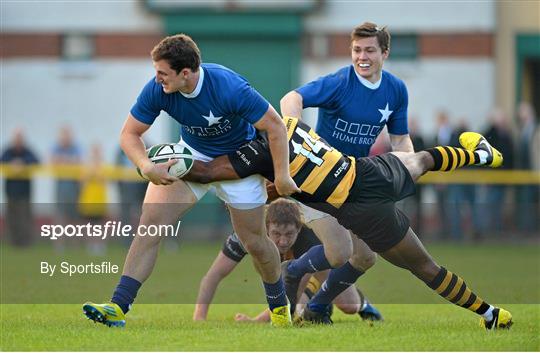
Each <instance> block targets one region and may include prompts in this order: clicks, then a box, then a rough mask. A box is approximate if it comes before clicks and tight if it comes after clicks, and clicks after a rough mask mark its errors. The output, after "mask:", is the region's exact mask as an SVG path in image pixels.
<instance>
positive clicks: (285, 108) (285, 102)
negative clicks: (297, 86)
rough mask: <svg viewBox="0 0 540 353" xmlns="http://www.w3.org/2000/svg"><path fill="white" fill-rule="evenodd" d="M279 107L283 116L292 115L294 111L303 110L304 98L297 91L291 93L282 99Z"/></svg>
mask: <svg viewBox="0 0 540 353" xmlns="http://www.w3.org/2000/svg"><path fill="white" fill-rule="evenodd" d="M279 107H280V109H281V113H282V114H283V115H291V113H292V112H294V111H298V110H302V96H301V95H300V94H299V93H298V92H296V91H290V92H289V93H287V94H286V95H284V96H283V98H281V100H280V101H279ZM293 115H294V114H293Z"/></svg>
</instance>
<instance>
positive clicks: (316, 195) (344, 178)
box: [283, 117, 356, 208]
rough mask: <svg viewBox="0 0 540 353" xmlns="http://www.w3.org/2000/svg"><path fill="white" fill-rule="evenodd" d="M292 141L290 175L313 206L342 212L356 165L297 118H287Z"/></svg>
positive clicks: (290, 144)
mask: <svg viewBox="0 0 540 353" xmlns="http://www.w3.org/2000/svg"><path fill="white" fill-rule="evenodd" d="M283 121H284V123H285V126H286V127H287V138H288V140H289V162H290V165H289V172H290V174H291V177H292V178H293V179H294V181H295V182H296V185H298V187H299V188H300V189H301V190H302V192H303V193H307V194H309V195H311V197H308V199H309V201H311V202H326V203H329V204H331V205H332V206H334V207H336V208H339V207H340V206H341V205H342V204H343V203H344V202H345V200H346V199H347V197H348V196H349V191H350V189H351V187H352V185H353V182H354V179H355V177H356V168H355V166H356V161H355V160H354V158H352V157H348V156H345V155H343V154H342V153H341V152H339V151H338V150H336V149H335V148H333V147H331V146H329V145H328V144H327V143H326V141H325V140H323V139H322V138H321V137H320V136H319V135H317V133H315V131H313V129H311V128H310V127H309V126H308V125H307V124H305V123H303V122H301V121H299V120H298V119H296V118H290V117H284V118H283Z"/></svg>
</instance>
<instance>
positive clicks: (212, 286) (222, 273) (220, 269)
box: [193, 251, 238, 321]
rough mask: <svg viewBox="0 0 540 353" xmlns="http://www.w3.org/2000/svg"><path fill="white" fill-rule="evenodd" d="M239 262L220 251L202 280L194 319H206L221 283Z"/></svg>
mask: <svg viewBox="0 0 540 353" xmlns="http://www.w3.org/2000/svg"><path fill="white" fill-rule="evenodd" d="M237 265H238V262H236V261H234V260H232V259H230V258H228V257H227V256H225V255H224V254H223V251H220V252H219V254H218V256H217V257H216V259H215V260H214V263H213V264H212V266H210V268H209V269H208V272H207V273H206V275H204V277H203V278H202V280H201V285H200V287H199V295H198V296H197V303H196V304H195V311H194V312H193V320H194V321H204V320H206V317H207V316H208V309H209V308H210V303H211V302H212V299H213V298H214V294H215V293H216V289H217V287H218V285H219V283H220V282H221V281H222V280H223V279H224V278H225V277H227V276H228V275H229V274H230V273H231V272H232V270H234V269H235V268H236V266H237Z"/></svg>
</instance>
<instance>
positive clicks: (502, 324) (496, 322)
mask: <svg viewBox="0 0 540 353" xmlns="http://www.w3.org/2000/svg"><path fill="white" fill-rule="evenodd" d="M512 324H513V322H512V314H510V312H509V311H506V310H504V309H501V308H495V309H493V319H491V321H486V320H485V319H480V326H482V327H484V328H485V329H486V330H497V329H509V328H510V326H512Z"/></svg>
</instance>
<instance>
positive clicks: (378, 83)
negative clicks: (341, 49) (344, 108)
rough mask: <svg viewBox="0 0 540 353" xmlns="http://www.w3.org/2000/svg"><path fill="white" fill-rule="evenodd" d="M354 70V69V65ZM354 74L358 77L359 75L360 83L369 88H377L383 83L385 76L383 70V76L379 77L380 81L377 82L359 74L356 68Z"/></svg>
mask: <svg viewBox="0 0 540 353" xmlns="http://www.w3.org/2000/svg"><path fill="white" fill-rule="evenodd" d="M353 70H354V67H353ZM354 74H355V75H356V77H358V80H359V81H360V83H361V84H363V85H364V86H366V87H367V88H369V89H377V88H379V86H380V85H381V82H382V77H383V75H382V72H381V78H380V79H379V81H377V82H375V83H371V82H370V81H368V80H366V79H365V78H363V77H362V76H360V75H358V72H356V70H354Z"/></svg>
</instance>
